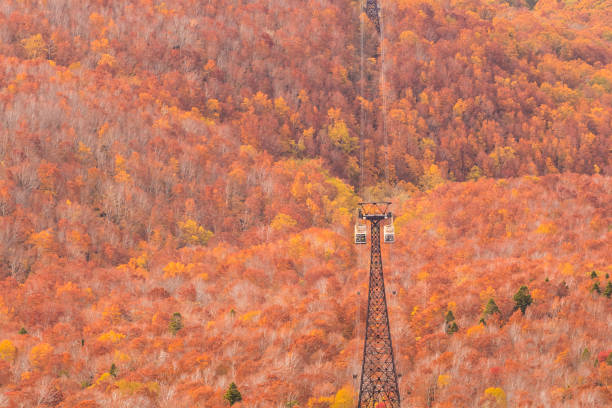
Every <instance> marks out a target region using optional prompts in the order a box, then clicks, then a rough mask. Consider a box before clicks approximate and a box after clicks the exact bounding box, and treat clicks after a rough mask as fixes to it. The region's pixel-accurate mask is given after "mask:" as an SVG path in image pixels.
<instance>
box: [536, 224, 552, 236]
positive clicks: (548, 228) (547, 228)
mask: <svg viewBox="0 0 612 408" xmlns="http://www.w3.org/2000/svg"><path fill="white" fill-rule="evenodd" d="M556 231H557V227H556V225H555V223H554V222H543V223H541V224H540V225H539V226H538V229H536V233H537V234H544V235H548V234H554V233H555V232H556Z"/></svg>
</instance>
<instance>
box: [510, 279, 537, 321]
mask: <svg viewBox="0 0 612 408" xmlns="http://www.w3.org/2000/svg"><path fill="white" fill-rule="evenodd" d="M513 299H514V302H515V303H516V305H515V306H514V310H517V309H521V312H522V313H523V314H525V310H527V307H528V306H529V305H531V303H532V302H533V298H532V297H531V294H530V293H529V288H527V286H525V285H523V286H521V288H520V289H519V290H518V292H516V294H515V295H514V297H513Z"/></svg>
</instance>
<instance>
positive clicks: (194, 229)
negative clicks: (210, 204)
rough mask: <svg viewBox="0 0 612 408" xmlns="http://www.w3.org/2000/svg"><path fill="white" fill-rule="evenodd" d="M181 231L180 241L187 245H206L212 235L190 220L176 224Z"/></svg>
mask: <svg viewBox="0 0 612 408" xmlns="http://www.w3.org/2000/svg"><path fill="white" fill-rule="evenodd" d="M178 227H179V230H180V231H181V241H182V242H183V243H184V244H187V245H206V244H207V243H208V241H209V240H210V239H211V238H212V236H213V235H214V234H213V233H212V231H208V230H206V229H204V227H202V226H201V225H198V223H197V222H196V221H194V220H192V219H188V220H187V221H185V222H180V221H179V223H178Z"/></svg>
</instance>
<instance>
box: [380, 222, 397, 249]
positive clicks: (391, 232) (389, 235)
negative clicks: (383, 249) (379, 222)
mask: <svg viewBox="0 0 612 408" xmlns="http://www.w3.org/2000/svg"><path fill="white" fill-rule="evenodd" d="M383 233H384V241H385V243H386V244H392V243H393V242H395V227H394V226H393V224H389V225H385V227H384V229H383Z"/></svg>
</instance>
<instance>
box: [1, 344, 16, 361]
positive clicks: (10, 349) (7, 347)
mask: <svg viewBox="0 0 612 408" xmlns="http://www.w3.org/2000/svg"><path fill="white" fill-rule="evenodd" d="M16 353H17V348H16V347H15V345H14V344H13V343H12V342H11V341H10V340H2V341H0V359H1V360H4V361H7V362H9V363H10V362H11V361H13V360H14V359H15V354H16Z"/></svg>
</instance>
